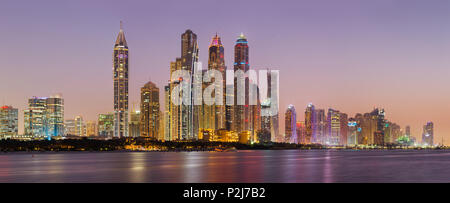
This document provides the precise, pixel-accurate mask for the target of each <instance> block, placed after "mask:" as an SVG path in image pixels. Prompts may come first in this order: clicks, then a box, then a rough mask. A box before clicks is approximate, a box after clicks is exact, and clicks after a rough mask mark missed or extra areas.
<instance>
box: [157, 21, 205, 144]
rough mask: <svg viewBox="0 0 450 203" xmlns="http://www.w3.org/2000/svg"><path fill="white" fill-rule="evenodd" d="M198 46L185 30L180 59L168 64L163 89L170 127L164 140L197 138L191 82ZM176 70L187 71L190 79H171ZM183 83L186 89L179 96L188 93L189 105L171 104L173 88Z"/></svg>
mask: <svg viewBox="0 0 450 203" xmlns="http://www.w3.org/2000/svg"><path fill="white" fill-rule="evenodd" d="M197 62H198V44H197V35H196V34H195V33H193V32H192V30H186V32H184V33H183V34H182V35H181V58H176V60H175V61H174V62H171V63H170V80H169V85H168V86H167V87H166V88H164V90H165V95H166V98H167V99H168V100H167V99H166V107H169V109H170V110H169V111H168V115H167V117H168V119H167V122H166V126H170V128H169V129H168V131H167V130H166V132H167V133H166V135H165V136H164V137H165V138H164V139H167V138H169V139H170V140H195V139H197V138H198V131H199V119H200V118H199V113H200V112H199V111H198V108H195V109H194V102H193V101H192V100H193V98H194V97H193V95H192V94H193V91H191V90H192V87H193V85H194V83H193V82H192V81H193V79H194V76H196V73H197V71H200V70H198V67H196V65H195V64H196V63H197ZM178 70H184V71H188V72H189V74H190V78H181V77H180V78H177V79H174V78H172V76H173V73H174V72H175V71H178ZM183 82H187V85H188V87H187V88H184V89H181V90H180V91H179V93H180V95H183V94H184V93H183V91H188V94H189V95H190V96H189V100H190V101H189V103H190V104H185V103H184V102H183V103H182V104H181V105H176V104H174V103H173V102H172V93H173V90H174V88H175V87H179V85H180V84H182V83H183ZM194 110H196V111H195V112H194Z"/></svg>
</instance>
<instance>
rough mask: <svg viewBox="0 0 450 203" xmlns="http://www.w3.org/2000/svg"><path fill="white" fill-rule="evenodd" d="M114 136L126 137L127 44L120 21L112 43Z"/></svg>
mask: <svg viewBox="0 0 450 203" xmlns="http://www.w3.org/2000/svg"><path fill="white" fill-rule="evenodd" d="M113 76H114V137H128V77H129V75H128V45H127V41H126V40H125V33H124V31H123V26H122V22H120V31H119V35H118V36H117V40H116V43H115V44H114V53H113Z"/></svg>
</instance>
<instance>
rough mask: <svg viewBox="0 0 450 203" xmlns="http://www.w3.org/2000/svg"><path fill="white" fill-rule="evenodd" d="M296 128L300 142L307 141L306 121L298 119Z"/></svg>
mask: <svg viewBox="0 0 450 203" xmlns="http://www.w3.org/2000/svg"><path fill="white" fill-rule="evenodd" d="M296 129H297V137H298V143H299V144H302V143H305V135H306V128H305V122H304V121H297V126H296Z"/></svg>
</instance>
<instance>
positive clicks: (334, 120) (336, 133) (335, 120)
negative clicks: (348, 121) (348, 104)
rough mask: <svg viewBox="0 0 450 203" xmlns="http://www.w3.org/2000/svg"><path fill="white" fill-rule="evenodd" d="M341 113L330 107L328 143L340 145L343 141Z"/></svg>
mask: <svg viewBox="0 0 450 203" xmlns="http://www.w3.org/2000/svg"><path fill="white" fill-rule="evenodd" d="M340 119H341V115H340V112H339V111H337V110H334V109H331V108H329V109H328V116H327V132H328V133H327V139H326V142H325V144H327V145H339V144H340V143H341V140H340V139H341V120H340Z"/></svg>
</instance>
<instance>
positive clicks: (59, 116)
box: [46, 94, 64, 139]
mask: <svg viewBox="0 0 450 203" xmlns="http://www.w3.org/2000/svg"><path fill="white" fill-rule="evenodd" d="M46 119H47V135H46V136H47V137H48V138H49V139H50V138H51V137H53V136H60V137H61V136H64V99H63V98H62V95H60V94H56V95H52V96H51V97H49V98H47V99H46Z"/></svg>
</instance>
